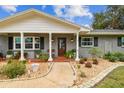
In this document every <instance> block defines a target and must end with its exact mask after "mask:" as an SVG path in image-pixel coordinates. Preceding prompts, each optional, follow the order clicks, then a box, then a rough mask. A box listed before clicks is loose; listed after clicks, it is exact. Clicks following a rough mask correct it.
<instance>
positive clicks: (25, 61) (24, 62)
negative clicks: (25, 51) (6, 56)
mask: <svg viewBox="0 0 124 93" xmlns="http://www.w3.org/2000/svg"><path fill="white" fill-rule="evenodd" d="M19 62H20V63H23V64H26V63H27V60H23V61H19Z"/></svg>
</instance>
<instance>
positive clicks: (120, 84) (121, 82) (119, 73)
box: [95, 66, 124, 88]
mask: <svg viewBox="0 0 124 93" xmlns="http://www.w3.org/2000/svg"><path fill="white" fill-rule="evenodd" d="M95 87H96V88H124V66H120V67H118V68H116V69H114V70H113V71H112V72H111V73H110V74H109V75H108V76H107V77H106V78H105V79H104V80H102V81H101V82H100V83H99V84H97V85H96V86H95Z"/></svg>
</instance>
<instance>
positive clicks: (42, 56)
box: [39, 54, 49, 61]
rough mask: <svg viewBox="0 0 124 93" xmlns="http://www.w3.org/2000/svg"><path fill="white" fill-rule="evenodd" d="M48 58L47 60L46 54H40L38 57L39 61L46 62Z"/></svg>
mask: <svg viewBox="0 0 124 93" xmlns="http://www.w3.org/2000/svg"><path fill="white" fill-rule="evenodd" d="M48 58H49V56H48V54H41V55H40V57H39V59H41V60H44V61H47V60H48Z"/></svg>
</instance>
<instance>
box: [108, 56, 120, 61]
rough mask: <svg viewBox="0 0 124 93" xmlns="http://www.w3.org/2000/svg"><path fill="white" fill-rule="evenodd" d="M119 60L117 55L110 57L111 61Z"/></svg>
mask: <svg viewBox="0 0 124 93" xmlns="http://www.w3.org/2000/svg"><path fill="white" fill-rule="evenodd" d="M117 60H118V58H117V57H116V56H113V55H112V56H110V57H109V61H110V62H115V61H117Z"/></svg>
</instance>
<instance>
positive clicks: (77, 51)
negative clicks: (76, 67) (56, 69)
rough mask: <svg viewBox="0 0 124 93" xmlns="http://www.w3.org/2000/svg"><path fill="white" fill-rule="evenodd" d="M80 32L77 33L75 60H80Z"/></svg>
mask: <svg viewBox="0 0 124 93" xmlns="http://www.w3.org/2000/svg"><path fill="white" fill-rule="evenodd" d="M78 41H79V32H77V34H76V58H75V61H79V60H80V59H79V42H78Z"/></svg>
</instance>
